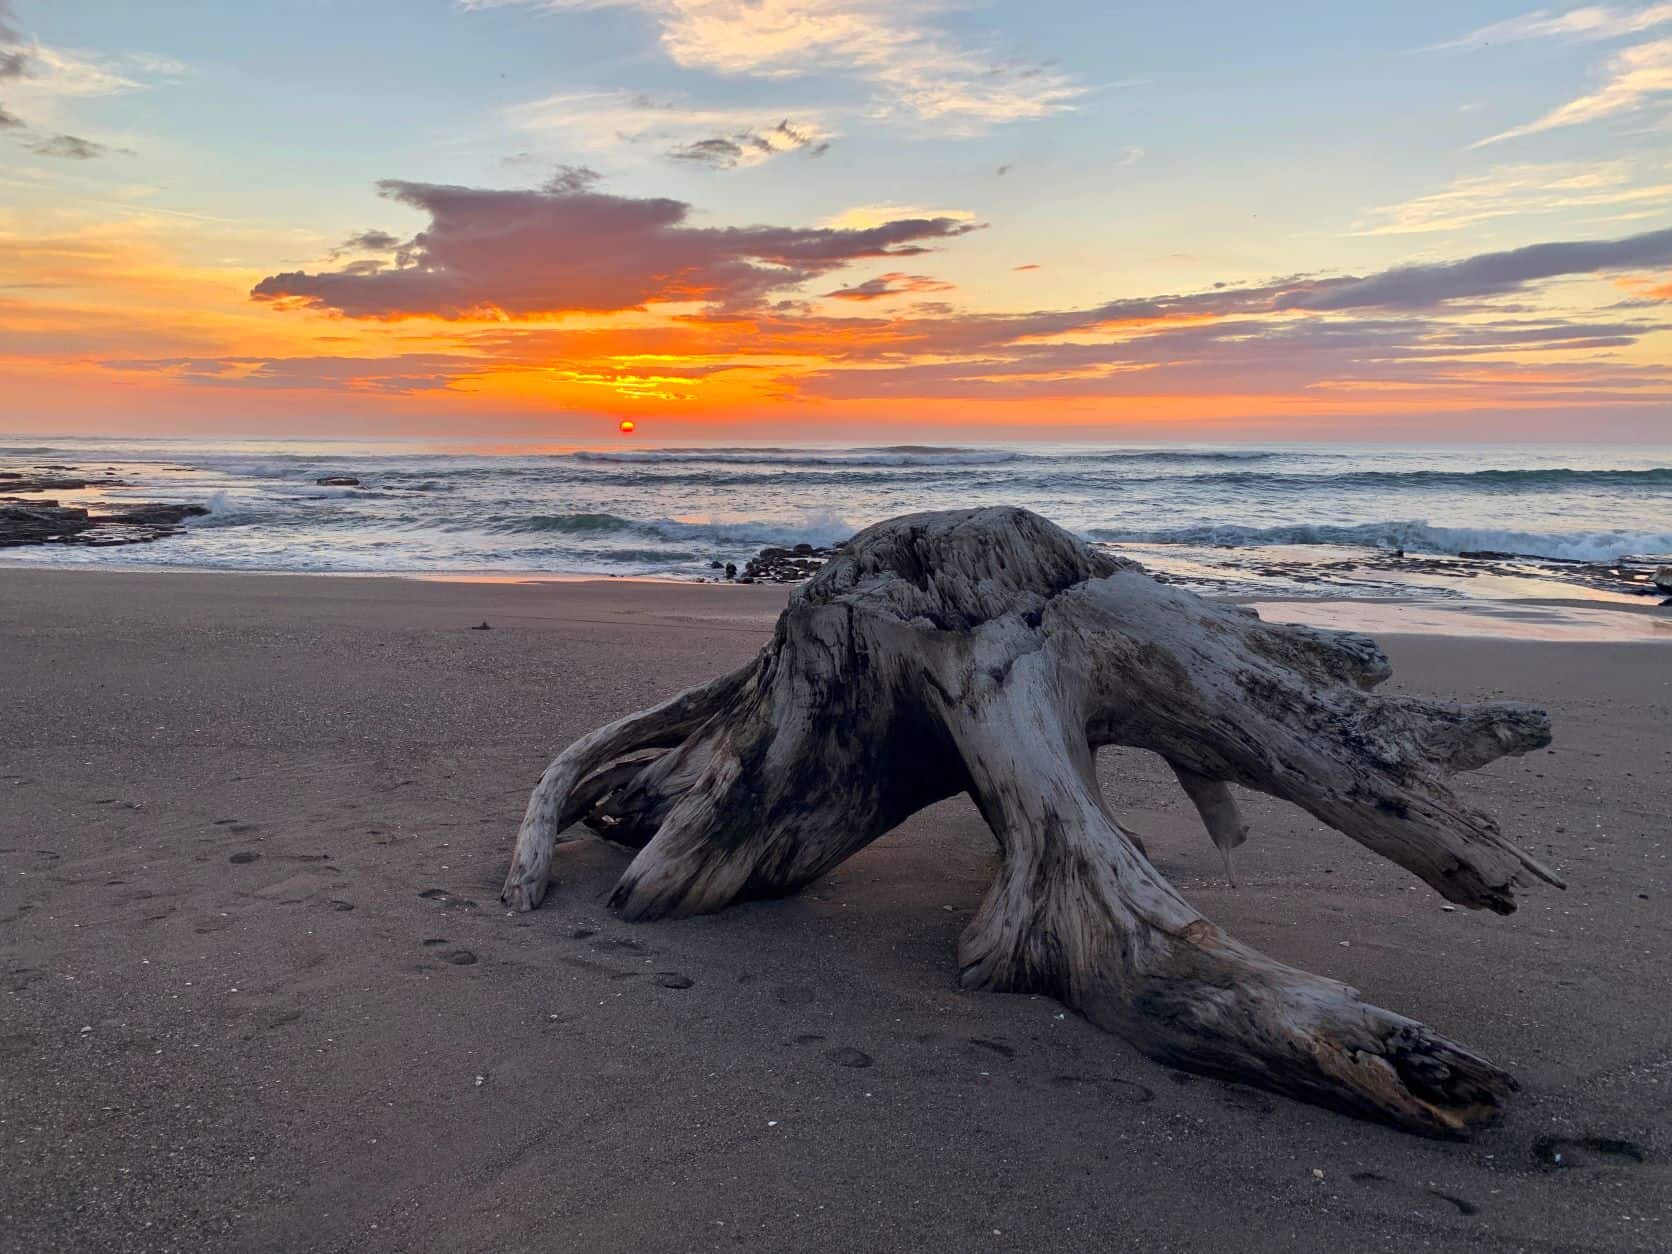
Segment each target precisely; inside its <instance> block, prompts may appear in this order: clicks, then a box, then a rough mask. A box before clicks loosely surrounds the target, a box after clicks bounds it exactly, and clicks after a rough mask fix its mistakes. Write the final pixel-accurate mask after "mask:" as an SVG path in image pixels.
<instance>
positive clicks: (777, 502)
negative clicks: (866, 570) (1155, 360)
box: [0, 437, 1672, 601]
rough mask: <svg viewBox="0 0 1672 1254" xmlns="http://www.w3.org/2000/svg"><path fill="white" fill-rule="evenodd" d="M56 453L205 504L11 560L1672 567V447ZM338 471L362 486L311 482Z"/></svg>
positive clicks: (1362, 588) (1559, 591) (1522, 583)
mask: <svg viewBox="0 0 1672 1254" xmlns="http://www.w3.org/2000/svg"><path fill="white" fill-rule="evenodd" d="M49 464H57V465H71V466H74V467H76V468H77V470H79V471H82V472H85V473H90V474H91V473H97V474H100V475H109V476H112V477H115V478H117V479H120V480H122V481H123V484H124V486H120V487H108V488H103V489H99V490H98V491H97V492H94V493H89V494H86V496H91V497H94V498H97V497H103V498H104V499H109V500H116V501H182V502H194V503H200V504H203V505H206V506H207V507H208V508H209V509H210V511H211V512H210V514H209V515H208V516H207V517H204V518H201V519H196V520H194V521H192V522H191V523H189V524H188V525H187V529H186V533H185V534H184V535H183V536H178V537H174V538H170V539H166V540H163V541H160V542H157V543H154V544H145V545H133V546H127V547H116V548H90V547H72V546H63V545H47V546H43V547H40V548H27V549H11V550H8V551H7V552H6V554H5V559H4V560H5V561H6V562H7V563H9V564H17V563H22V564H47V565H62V566H69V565H75V566H80V565H93V566H104V567H118V568H143V567H162V568H173V569H178V568H197V569H208V570H241V571H308V572H323V573H366V572H373V573H393V574H404V575H434V576H443V575H482V576H517V575H529V576H574V575H589V576H639V577H644V576H653V577H661V578H672V579H704V578H714V577H716V573H717V572H716V568H715V566H714V565H713V564H714V563H716V562H719V563H725V562H735V563H737V564H738V565H739V566H742V565H743V563H744V562H745V561H746V560H747V559H748V558H749V557H751V556H753V555H754V554H756V553H757V552H758V551H759V550H760V549H761V548H763V547H766V546H785V547H788V546H792V545H794V544H797V543H810V544H814V545H826V544H829V543H831V542H834V541H837V540H840V539H843V538H844V537H846V536H849V535H852V534H853V533H854V532H855V531H857V530H858V529H860V528H862V527H864V526H865V525H867V524H869V523H872V522H876V521H878V520H881V519H884V518H888V517H891V516H893V515H896V514H901V513H907V512H911V511H915V510H927V509H947V508H954V507H964V506H973V505H992V504H1016V505H1024V506H1027V507H1028V508H1030V509H1033V510H1036V511H1038V512H1039V513H1041V514H1044V515H1045V516H1047V517H1048V518H1051V519H1053V520H1054V521H1056V522H1058V523H1060V524H1061V525H1063V526H1064V527H1067V528H1069V529H1070V530H1072V531H1075V532H1078V533H1080V534H1081V535H1084V536H1086V537H1088V538H1090V539H1092V540H1096V541H1098V542H1101V543H1107V544H1110V545H1113V546H1115V547H1117V548H1118V549H1119V550H1120V551H1122V552H1123V553H1125V554H1127V555H1128V556H1131V557H1134V558H1136V559H1138V560H1139V561H1142V562H1144V563H1145V564H1146V565H1148V566H1150V567H1151V568H1152V569H1154V570H1157V571H1159V572H1162V573H1163V574H1165V575H1166V576H1167V577H1168V578H1170V579H1173V580H1175V581H1178V582H1183V583H1186V584H1189V585H1192V586H1196V587H1199V588H1201V589H1203V590H1210V591H1218V592H1223V593H1227V594H1232V595H1247V596H1282V597H1308V596H1311V597H1331V598H1341V597H1390V596H1399V597H1411V598H1418V599H1437V600H1447V599H1460V598H1461V599H1468V598H1481V597H1486V598H1516V597H1539V596H1544V597H1570V596H1574V595H1580V596H1585V597H1588V598H1593V599H1596V598H1600V599H1604V600H1607V599H1627V600H1639V601H1641V598H1634V597H1631V596H1630V594H1629V589H1628V590H1626V591H1619V590H1618V589H1612V587H1611V583H1610V578H1609V576H1608V575H1607V573H1606V571H1604V570H1603V569H1601V567H1603V566H1609V565H1612V564H1614V563H1617V562H1618V561H1619V559H1621V558H1628V559H1630V561H1629V562H1628V567H1629V568H1630V569H1635V570H1637V571H1639V573H1641V572H1642V571H1643V570H1648V569H1652V568H1653V567H1654V566H1656V565H1658V564H1660V563H1663V562H1672V445H1667V446H1659V447H1645V446H1624V445H1597V444H1567V445H1552V444H1532V445H1493V446H1483V445H1468V446H1465V445H1446V446H1411V445H1399V446H1388V445H1363V444H1270V445H1241V444H1228V443H1227V444H1193V445H1180V444H1165V445H1162V444H1132V443H1121V444H1108V445H1103V444H1072V445H1070V444H997V443H995V444H988V443H974V442H971V443H965V444H959V445H934V444H887V445H853V446H836V445H805V446H794V447H790V446H777V447H770V446H739V445H729V446H723V447H722V446H714V447H696V446H687V447H656V446H651V445H645V444H641V443H638V442H636V441H635V440H632V439H627V438H623V439H621V440H619V441H617V442H614V443H611V444H608V445H605V446H596V447H574V446H561V447H559V446H534V445H514V444H504V445H487V444H479V443H478V444H470V443H465V442H438V441H422V442H419V441H403V442H378V443H366V442H351V441H317V440H316V441H305V442H304V441H274V440H230V441H214V442H209V441H201V440H199V441H193V440H160V439H159V440H123V439H101V440H94V439H69V438H51V437H37V438H20V437H10V438H9V439H4V440H0V466H3V467H8V468H12V469H19V468H29V467H32V466H38V465H49ZM331 475H346V476H353V477H354V478H357V479H359V480H360V484H359V485H358V486H345V487H325V486H320V485H319V484H317V483H316V482H315V480H317V479H319V478H322V477H325V476H331ZM55 495H58V496H59V498H60V499H62V500H63V501H64V502H65V503H66V504H70V503H80V502H81V501H82V500H83V499H85V498H84V496H78V495H77V494H75V493H58V494H55ZM1483 553H1486V554H1492V555H1496V556H1479V555H1480V554H1483ZM1465 554H1471V555H1476V556H1467V557H1466V556H1462V555H1465ZM1628 574H1629V571H1628Z"/></svg>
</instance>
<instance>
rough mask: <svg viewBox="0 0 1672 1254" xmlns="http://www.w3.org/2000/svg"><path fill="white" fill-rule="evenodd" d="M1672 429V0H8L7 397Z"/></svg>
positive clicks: (561, 431) (1050, 421)
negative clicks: (1570, 1) (1552, 2)
mask: <svg viewBox="0 0 1672 1254" xmlns="http://www.w3.org/2000/svg"><path fill="white" fill-rule="evenodd" d="M625 418H631V419H632V420H634V422H635V423H636V424H637V427H638V431H637V433H636V436H635V438H641V439H648V440H650V441H652V442H654V441H657V440H666V441H674V442H677V441H679V440H681V439H706V438H749V439H769V440H770V439H790V438H808V439H830V438H845V437H847V436H849V435H853V436H860V435H863V436H865V437H867V438H870V437H873V436H875V437H884V436H887V437H890V438H898V439H909V438H912V437H914V436H915V437H919V438H922V439H924V440H928V441H941V440H947V439H956V438H979V437H983V436H985V437H988V438H1025V437H1027V436H1037V437H1040V438H1048V439H1096V438H1099V437H1102V436H1114V435H1118V436H1121V437H1123V438H1134V437H1148V438H1154V439H1171V438H1187V439H1203V438H1218V439H1233V438H1258V439H1271V438H1293V439H1374V440H1389V439H1425V440H1427V439H1461V440H1516V439H1538V440H1545V439H1567V440H1573V439H1587V440H1663V441H1664V440H1667V439H1669V438H1672V3H1649V4H1635V5H1633V4H1618V5H1601V6H1587V7H1581V8H1572V7H1552V8H1547V9H1543V10H1532V9H1529V8H1527V7H1526V6H1525V4H1524V3H1470V2H1468V0H1449V2H1447V3H1434V4H1427V3H1415V2H1413V3H1408V4H1401V5H1379V6H1370V5H1341V4H1339V3H1333V2H1332V3H1313V4H1297V3H1283V4H1279V3H1273V4H1270V5H1248V4H1246V3H1244V2H1241V0H1239V2H1238V3H1197V4H1190V5H1165V6H1162V5H1132V6H1125V5H1120V6H1117V5H1109V4H1106V3H1090V2H1087V0H1073V2H1067V0H1040V2H1035V3H1029V4H1019V3H973V2H971V3H943V2H940V0H271V2H270V3H263V4H243V3H227V0H147V3H145V4H135V3H133V2H132V0H0V430H5V431H11V432H28V433H47V434H51V433H61V434H104V433H112V434H117V433H126V434H160V435H276V436H285V435H294V436H309V437H313V436H332V435H337V436H354V437H360V436H426V437H427V436H461V437H467V438H468V437H474V436H490V435H491V436H495V437H504V436H516V437H526V438H533V439H553V440H580V439H590V438H596V437H599V436H601V435H607V434H612V433H613V432H614V431H615V430H616V427H617V424H618V423H619V422H620V421H621V420H622V419H625Z"/></svg>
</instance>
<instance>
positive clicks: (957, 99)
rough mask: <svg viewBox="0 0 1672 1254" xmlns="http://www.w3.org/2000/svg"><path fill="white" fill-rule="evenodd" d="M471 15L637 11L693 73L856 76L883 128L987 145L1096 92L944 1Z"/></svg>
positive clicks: (656, 4)
mask: <svg viewBox="0 0 1672 1254" xmlns="http://www.w3.org/2000/svg"><path fill="white" fill-rule="evenodd" d="M460 3H461V5H462V7H464V8H466V9H490V8H503V7H508V6H511V5H525V6H529V7H537V8H541V9H546V10H550V11H565V10H578V9H595V8H605V7H619V8H635V9H639V10H642V11H644V12H646V13H648V14H650V15H651V17H652V18H653V19H654V20H655V21H656V22H657V24H658V27H659V31H660V42H661V45H662V48H663V51H665V52H666V53H667V55H668V56H669V57H670V58H671V59H672V60H673V61H674V62H675V63H676V64H678V65H680V66H683V67H685V68H687V69H697V70H707V71H711V72H714V73H719V74H735V75H751V76H755V77H765V78H789V77H794V76H798V75H810V74H833V73H836V74H846V75H848V76H850V77H854V78H857V79H859V80H860V81H862V82H864V83H866V84H868V85H869V86H870V88H871V89H872V92H873V96H874V101H873V111H874V112H875V113H876V114H877V115H879V116H884V117H887V116H908V117H912V118H917V119H921V120H926V121H933V122H936V123H938V124H939V125H940V126H941V128H942V130H943V131H945V132H949V133H977V132H980V131H983V130H986V129H987V128H989V127H991V126H993V125H996V124H1000V123H1005V122H1015V121H1022V120H1026V119H1032V118H1042V117H1048V116H1050V115H1051V114H1054V113H1058V112H1061V111H1062V110H1064V109H1068V108H1072V107H1073V104H1074V102H1075V100H1077V99H1078V98H1079V97H1080V96H1082V95H1083V94H1084V92H1085V89H1084V88H1083V87H1082V86H1081V85H1080V84H1078V83H1076V82H1075V81H1074V80H1073V79H1072V78H1070V77H1069V76H1068V75H1066V74H1064V73H1063V72H1062V71H1060V70H1058V69H1056V68H1054V67H1053V66H1051V65H1048V64H1042V63H1038V62H1030V61H1027V60H1025V59H1018V58H1015V57H1012V56H1007V55H1003V54H1001V53H997V52H994V51H991V50H988V49H981V48H974V47H969V46H966V45H964V44H961V43H959V42H958V41H956V40H955V39H953V38H952V37H951V36H950V35H948V34H947V33H946V32H944V31H942V30H939V29H937V28H936V27H935V26H934V24H933V22H932V18H933V17H934V15H935V13H936V11H937V9H938V7H939V6H938V5H937V4H935V3H933V2H932V0H460Z"/></svg>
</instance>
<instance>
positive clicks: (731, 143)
mask: <svg viewBox="0 0 1672 1254" xmlns="http://www.w3.org/2000/svg"><path fill="white" fill-rule="evenodd" d="M798 148H800V149H803V150H805V151H806V153H807V155H808V156H810V157H822V156H823V155H824V154H825V153H826V152H827V151H828V150H829V148H830V141H829V140H827V139H820V138H819V134H818V132H817V130H816V129H814V128H811V127H806V128H803V127H797V126H794V125H792V124H791V123H790V122H789V120H788V119H785V120H784V121H782V122H779V123H778V125H777V126H774V127H772V128H770V129H769V130H766V131H750V130H744V131H738V132H736V133H735V134H732V135H711V136H709V137H708V138H706V139H697V140H692V141H691V142H690V143H688V144H681V145H679V146H678V147H675V148H670V149H669V150H668V154H667V155H668V156H669V157H671V158H673V159H674V160H675V161H691V162H695V163H697V164H698V165H706V166H711V167H713V168H714V169H716V170H730V169H733V168H735V167H737V166H740V165H758V164H759V163H760V162H762V161H766V160H768V159H770V158H772V157H776V156H777V155H778V154H779V153H783V152H793V151H794V150H796V149H798Z"/></svg>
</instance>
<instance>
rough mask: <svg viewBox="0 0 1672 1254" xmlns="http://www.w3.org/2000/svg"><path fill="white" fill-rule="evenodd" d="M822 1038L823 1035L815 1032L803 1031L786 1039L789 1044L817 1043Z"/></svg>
mask: <svg viewBox="0 0 1672 1254" xmlns="http://www.w3.org/2000/svg"><path fill="white" fill-rule="evenodd" d="M823 1039H824V1037H823V1036H821V1035H820V1034H819V1033H817V1032H803V1033H801V1034H800V1035H799V1036H792V1037H790V1039H789V1041H788V1044H791V1045H817V1044H818V1043H819V1042H820V1041H822V1040H823Z"/></svg>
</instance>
